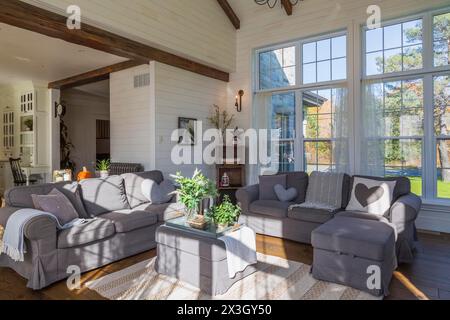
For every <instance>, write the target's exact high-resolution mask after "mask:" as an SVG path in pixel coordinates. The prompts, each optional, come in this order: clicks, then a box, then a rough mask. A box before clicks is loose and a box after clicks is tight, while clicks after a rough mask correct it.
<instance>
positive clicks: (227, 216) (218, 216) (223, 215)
mask: <svg viewBox="0 0 450 320" xmlns="http://www.w3.org/2000/svg"><path fill="white" fill-rule="evenodd" d="M240 215H241V208H240V207H239V206H238V205H234V204H233V203H232V202H231V201H230V197H229V196H228V195H225V196H224V198H223V201H222V203H221V204H219V205H217V206H214V207H212V208H211V209H210V210H209V211H208V217H210V218H211V219H212V220H213V221H214V223H215V224H216V226H217V228H218V230H219V231H220V230H223V229H226V228H228V227H229V226H233V225H235V224H236V223H237V222H238V220H239V216H240Z"/></svg>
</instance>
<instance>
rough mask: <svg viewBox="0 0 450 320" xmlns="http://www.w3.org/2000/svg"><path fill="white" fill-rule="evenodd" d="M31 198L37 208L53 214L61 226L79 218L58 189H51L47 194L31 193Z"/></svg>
mask: <svg viewBox="0 0 450 320" xmlns="http://www.w3.org/2000/svg"><path fill="white" fill-rule="evenodd" d="M31 198H32V199H33V203H34V207H35V208H36V209H37V210H41V211H45V212H48V213H51V214H53V215H54V216H55V217H56V218H57V219H58V222H59V224H60V225H61V226H64V225H66V224H68V223H69V222H71V221H73V220H75V219H78V218H79V215H78V212H77V210H75V207H74V206H73V205H72V203H71V202H70V200H69V199H68V198H67V197H66V196H65V195H64V194H63V193H62V192H61V191H59V190H58V189H53V190H52V191H51V192H50V193H49V194H48V195H37V194H32V195H31Z"/></svg>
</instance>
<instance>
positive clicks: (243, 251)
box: [219, 227, 258, 279]
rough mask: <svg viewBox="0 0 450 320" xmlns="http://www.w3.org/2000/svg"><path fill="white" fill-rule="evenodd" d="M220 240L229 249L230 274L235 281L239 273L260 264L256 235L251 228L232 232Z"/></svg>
mask: <svg viewBox="0 0 450 320" xmlns="http://www.w3.org/2000/svg"><path fill="white" fill-rule="evenodd" d="M219 240H221V241H223V242H224V243H225V247H226V249H227V263H228V274H229V276H230V279H233V278H234V277H235V276H236V274H237V273H238V272H241V271H244V270H245V269H246V268H247V267H248V266H250V265H252V264H256V263H257V262H258V260H257V258H256V235H255V232H254V231H253V230H252V229H250V228H249V227H242V228H240V229H239V230H236V231H233V232H230V233H228V234H226V235H225V236H223V237H220V238H219Z"/></svg>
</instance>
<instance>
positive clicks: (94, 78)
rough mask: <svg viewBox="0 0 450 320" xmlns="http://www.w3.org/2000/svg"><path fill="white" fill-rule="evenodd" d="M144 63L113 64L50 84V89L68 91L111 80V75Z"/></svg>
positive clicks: (131, 61)
mask: <svg viewBox="0 0 450 320" xmlns="http://www.w3.org/2000/svg"><path fill="white" fill-rule="evenodd" d="M142 64H143V63H142V62H140V61H133V60H129V61H124V62H119V63H116V64H113V65H112V66H108V67H104V68H100V69H96V70H92V71H89V72H85V73H82V74H79V75H76V76H73V77H69V78H66V79H62V80H58V81H54V82H51V83H49V84H48V88H49V89H68V88H74V87H79V86H82V85H85V84H89V83H93V82H98V81H102V80H106V79H109V75H110V74H111V73H113V72H117V71H121V70H125V69H129V68H133V67H137V66H140V65H142Z"/></svg>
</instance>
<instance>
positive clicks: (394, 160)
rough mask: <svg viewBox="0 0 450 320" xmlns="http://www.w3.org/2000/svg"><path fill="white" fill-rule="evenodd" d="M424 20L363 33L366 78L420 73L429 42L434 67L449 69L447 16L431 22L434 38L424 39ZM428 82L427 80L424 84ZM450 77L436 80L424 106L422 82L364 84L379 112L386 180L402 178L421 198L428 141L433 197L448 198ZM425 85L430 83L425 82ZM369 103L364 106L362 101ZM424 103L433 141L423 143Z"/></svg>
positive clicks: (380, 143)
mask: <svg viewBox="0 0 450 320" xmlns="http://www.w3.org/2000/svg"><path fill="white" fill-rule="evenodd" d="M423 30H424V28H423V20H422V19H416V20H412V21H406V22H403V23H398V24H394V25H388V26H385V27H383V28H379V29H375V30H366V71H365V73H366V75H367V76H371V75H379V74H380V75H381V74H386V77H387V79H389V78H388V77H389V74H390V73H401V72H404V71H411V70H420V69H423V68H424V62H423V61H424V54H425V53H424V50H423V43H424V38H425V37H431V36H432V37H433V50H434V57H433V61H434V64H433V66H434V67H439V66H445V65H449V64H450V60H449V58H450V57H449V47H450V13H446V14H441V15H436V16H434V17H433V34H432V35H428V34H424V33H423ZM427 79H429V78H427ZM449 80H450V76H448V75H445V76H434V77H433V84H431V83H429V82H427V84H428V85H430V86H431V85H432V86H433V87H434V101H433V102H431V101H425V98H424V93H423V91H424V81H425V77H424V76H421V77H420V78H418V79H413V80H408V79H406V78H405V80H396V81H390V80H383V82H382V83H376V84H373V83H371V84H368V85H367V86H369V87H370V88H369V90H370V91H371V93H372V99H375V100H378V102H376V104H378V105H379V106H381V108H380V110H379V113H378V114H377V119H376V120H377V121H381V122H382V123H381V124H380V125H379V126H378V127H380V128H383V131H384V132H378V133H377V135H378V137H379V138H380V141H379V142H378V145H379V146H382V148H384V150H383V151H384V162H385V163H384V172H385V175H387V176H391V175H395V176H396V175H402V176H406V177H408V178H409V179H410V180H411V185H412V189H413V191H414V192H415V193H416V194H418V195H422V189H423V174H424V172H423V170H422V161H423V150H424V148H423V146H424V141H430V138H433V139H435V140H434V141H436V149H435V150H436V161H437V165H436V167H437V172H436V176H437V197H439V198H450V149H449V148H450V143H449V142H450V140H447V139H450V134H449V133H448V131H447V125H450V120H449V119H450V118H449V113H450V112H449V111H450V99H449V98H450V85H449V83H450V81H449ZM427 81H429V80H427ZM366 103H367V101H366ZM424 103H425V106H426V107H427V108H430V107H431V105H432V104H434V123H435V137H429V138H428V139H425V135H424V121H425V120H426V119H425V116H424Z"/></svg>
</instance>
